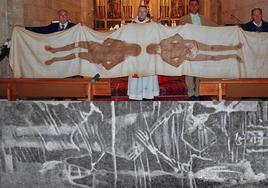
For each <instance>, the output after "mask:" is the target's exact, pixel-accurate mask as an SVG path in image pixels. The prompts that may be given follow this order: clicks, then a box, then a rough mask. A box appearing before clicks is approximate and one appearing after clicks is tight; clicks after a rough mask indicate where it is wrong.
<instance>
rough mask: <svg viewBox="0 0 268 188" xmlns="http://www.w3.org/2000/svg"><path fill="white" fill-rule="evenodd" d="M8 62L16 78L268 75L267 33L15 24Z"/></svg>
mask: <svg viewBox="0 0 268 188" xmlns="http://www.w3.org/2000/svg"><path fill="white" fill-rule="evenodd" d="M10 65H11V68H12V69H13V72H14V77H16V78H64V77H70V76H75V75H81V76H89V77H93V76H94V75H96V74H97V73H99V74H100V76H101V77H102V78H113V77H122V76H129V75H134V74H138V75H140V76H150V75H168V76H181V75H190V76H195V77H205V78H267V77H268V34H267V33H249V32H245V31H243V30H242V29H240V28H239V27H237V26H229V27H205V26H196V25H191V24H186V25H184V26H178V27H173V28H170V27H165V26H163V25H161V24H157V23H149V24H128V25H124V26H123V27H121V28H120V29H118V30H117V31H114V32H97V31H94V30H92V29H90V28H88V27H86V26H81V25H80V24H78V25H76V26H75V27H73V28H71V29H69V30H66V31H64V32H57V33H53V34H47V35H43V34H36V33H32V32H30V31H27V30H25V29H24V28H21V27H15V28H14V30H13V34H12V47H11V52H10Z"/></svg>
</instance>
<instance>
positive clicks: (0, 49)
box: [0, 40, 11, 62]
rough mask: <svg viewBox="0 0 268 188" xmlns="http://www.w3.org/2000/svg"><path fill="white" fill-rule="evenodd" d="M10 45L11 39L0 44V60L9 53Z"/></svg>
mask: <svg viewBox="0 0 268 188" xmlns="http://www.w3.org/2000/svg"><path fill="white" fill-rule="evenodd" d="M10 47H11V40H7V41H6V42H5V43H4V44H3V45H2V46H0V62H1V61H2V60H3V59H4V58H5V57H7V56H8V55H9V51H10Z"/></svg>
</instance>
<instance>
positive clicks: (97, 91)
mask: <svg viewBox="0 0 268 188" xmlns="http://www.w3.org/2000/svg"><path fill="white" fill-rule="evenodd" d="M110 95H111V89H110V81H109V79H101V80H99V81H97V82H96V83H95V84H92V83H91V79H90V78H67V79H54V78H40V79H30V78H25V79H18V78H11V79H10V78H9V79H0V97H1V98H7V99H8V100H10V101H15V100H16V99H17V98H55V97H56V98H58V97H60V98H76V99H78V100H86V101H90V100H92V98H93V96H110Z"/></svg>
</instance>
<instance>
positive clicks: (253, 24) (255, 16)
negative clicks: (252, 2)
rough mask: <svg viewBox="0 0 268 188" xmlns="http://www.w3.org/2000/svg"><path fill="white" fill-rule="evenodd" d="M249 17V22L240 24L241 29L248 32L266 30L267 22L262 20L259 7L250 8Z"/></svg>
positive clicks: (267, 30)
mask: <svg viewBox="0 0 268 188" xmlns="http://www.w3.org/2000/svg"><path fill="white" fill-rule="evenodd" d="M251 18H252V20H251V21H250V22H248V23H246V24H244V25H242V29H244V30H245V31H250V32H268V22H265V21H264V20H263V15H262V9H261V8H254V9H252V11H251Z"/></svg>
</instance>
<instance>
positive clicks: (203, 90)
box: [199, 83, 225, 96]
mask: <svg viewBox="0 0 268 188" xmlns="http://www.w3.org/2000/svg"><path fill="white" fill-rule="evenodd" d="M218 92H219V86H218V84H217V83H200V86H199V95H200V96H216V95H218ZM222 95H225V84H222Z"/></svg>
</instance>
